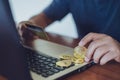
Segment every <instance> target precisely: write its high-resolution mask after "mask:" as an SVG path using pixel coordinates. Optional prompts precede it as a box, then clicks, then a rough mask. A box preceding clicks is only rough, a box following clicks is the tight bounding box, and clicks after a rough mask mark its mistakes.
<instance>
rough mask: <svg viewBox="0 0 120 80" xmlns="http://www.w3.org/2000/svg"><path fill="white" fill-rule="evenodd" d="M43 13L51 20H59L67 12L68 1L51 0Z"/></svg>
mask: <svg viewBox="0 0 120 80" xmlns="http://www.w3.org/2000/svg"><path fill="white" fill-rule="evenodd" d="M43 13H45V15H46V16H47V17H48V18H50V19H51V20H61V19H62V18H63V17H64V16H65V15H67V14H68V13H69V2H68V0H53V1H52V3H51V4H50V5H49V6H48V7H47V8H46V9H45V10H44V11H43Z"/></svg>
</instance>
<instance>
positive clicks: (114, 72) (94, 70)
mask: <svg viewBox="0 0 120 80" xmlns="http://www.w3.org/2000/svg"><path fill="white" fill-rule="evenodd" d="M48 36H49V38H50V41H52V42H55V43H59V44H62V45H65V46H69V47H75V46H77V45H78V42H79V41H80V39H73V38H70V37H66V36H60V35H57V34H50V33H49V34H48ZM65 80H120V63H117V62H115V61H111V62H109V63H107V64H105V65H103V66H101V65H99V64H98V65H94V66H92V67H91V68H89V69H87V70H85V71H84V72H82V73H77V74H74V75H71V76H69V77H67V78H66V79H65Z"/></svg>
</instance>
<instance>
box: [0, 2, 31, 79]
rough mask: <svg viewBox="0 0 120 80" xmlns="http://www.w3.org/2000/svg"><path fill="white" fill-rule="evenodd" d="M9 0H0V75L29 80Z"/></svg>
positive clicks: (23, 52)
mask: <svg viewBox="0 0 120 80" xmlns="http://www.w3.org/2000/svg"><path fill="white" fill-rule="evenodd" d="M8 1H9V0H0V75H2V76H5V77H6V78H7V79H8V80H31V77H30V74H29V70H28V69H27V64H26V63H27V62H26V61H27V60H26V57H25V56H26V55H25V52H26V49H24V48H23V47H22V45H21V44H20V39H19V35H18V33H17V29H16V27H15V23H14V21H13V18H12V14H11V10H10V6H9V2H8Z"/></svg>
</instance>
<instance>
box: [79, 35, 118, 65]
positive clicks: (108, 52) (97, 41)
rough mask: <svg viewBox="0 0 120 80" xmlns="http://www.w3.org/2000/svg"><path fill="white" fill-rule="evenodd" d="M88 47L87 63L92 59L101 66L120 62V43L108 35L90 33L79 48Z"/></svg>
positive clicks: (80, 43) (82, 40)
mask: <svg viewBox="0 0 120 80" xmlns="http://www.w3.org/2000/svg"><path fill="white" fill-rule="evenodd" d="M86 44H89V45H88V51H87V53H86V58H85V61H86V62H89V61H90V60H91V59H93V60H94V62H95V63H100V64H101V65H104V64H106V63H107V62H108V61H110V60H113V59H114V60H115V61H117V62H120V43H119V42H118V41H116V40H115V39H113V38H112V37H110V36H108V35H106V34H99V33H89V34H87V35H86V36H85V37H84V38H83V39H81V41H80V42H79V46H85V45H86Z"/></svg>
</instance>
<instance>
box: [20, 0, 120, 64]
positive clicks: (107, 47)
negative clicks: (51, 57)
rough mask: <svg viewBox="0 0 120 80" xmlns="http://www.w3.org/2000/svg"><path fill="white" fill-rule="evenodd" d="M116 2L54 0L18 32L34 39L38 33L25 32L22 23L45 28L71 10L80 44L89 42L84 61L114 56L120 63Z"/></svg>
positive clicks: (104, 60) (119, 9) (103, 60)
mask: <svg viewBox="0 0 120 80" xmlns="http://www.w3.org/2000/svg"><path fill="white" fill-rule="evenodd" d="M119 4H120V1H116V0H92V1H91V0H53V2H52V3H51V4H50V5H49V6H48V7H47V8H46V9H45V10H44V11H43V12H42V13H40V14H38V15H36V16H34V17H32V18H31V19H30V20H28V21H25V22H21V23H20V24H19V33H20V35H21V37H23V38H24V40H27V39H30V40H34V39H36V38H37V36H36V35H34V34H32V32H30V31H28V30H27V28H26V26H24V24H26V23H30V24H36V25H38V26H41V27H42V28H45V27H47V26H48V25H49V24H51V23H52V22H54V21H56V20H61V19H62V18H63V17H64V16H66V15H67V14H68V13H71V14H72V16H73V18H74V20H75V23H76V27H77V32H78V35H79V38H81V41H80V42H79V46H85V45H86V44H87V45H88V51H87V53H86V58H85V61H86V62H89V61H90V60H91V59H93V60H94V62H95V63H100V64H101V65H103V64H105V63H107V62H108V61H110V60H113V59H114V60H115V61H117V62H120V42H119V41H120V32H119V30H120V22H119V21H120V5H119ZM25 34H26V35H27V36H28V35H29V36H28V37H26V36H24V35H25Z"/></svg>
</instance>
